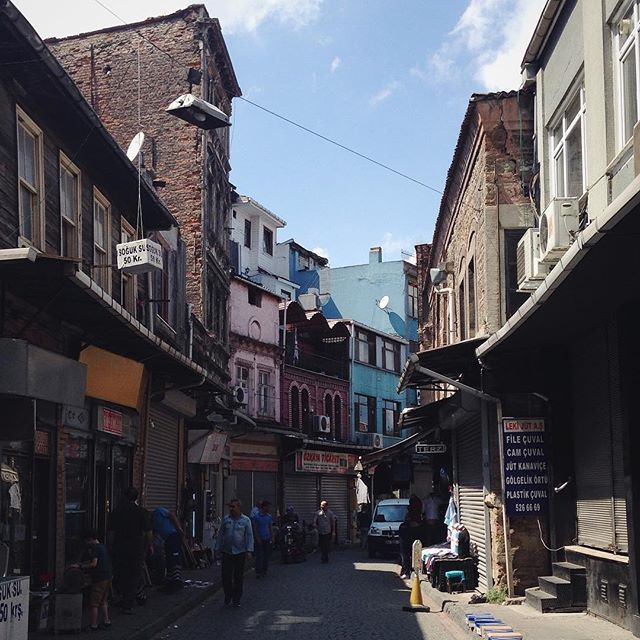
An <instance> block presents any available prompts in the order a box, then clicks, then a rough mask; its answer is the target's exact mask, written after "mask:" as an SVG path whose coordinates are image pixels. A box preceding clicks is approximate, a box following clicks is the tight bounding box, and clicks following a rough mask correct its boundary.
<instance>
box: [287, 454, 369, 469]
mask: <svg viewBox="0 0 640 640" xmlns="http://www.w3.org/2000/svg"><path fill="white" fill-rule="evenodd" d="M357 461H358V458H357V456H355V455H352V454H350V453H333V452H332V451H317V450H314V449H304V451H297V452H296V471H302V472H306V473H339V474H344V473H352V472H353V467H355V465H356V462H357Z"/></svg>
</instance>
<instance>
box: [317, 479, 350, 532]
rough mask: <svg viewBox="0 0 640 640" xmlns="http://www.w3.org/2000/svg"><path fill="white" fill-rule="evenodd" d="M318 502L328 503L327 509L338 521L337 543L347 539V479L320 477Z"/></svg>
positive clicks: (348, 530)
mask: <svg viewBox="0 0 640 640" xmlns="http://www.w3.org/2000/svg"><path fill="white" fill-rule="evenodd" d="M320 500H326V501H327V502H328V503H329V509H330V510H331V511H333V513H334V514H335V516H336V518H337V519H338V524H337V527H338V543H339V544H342V543H344V542H346V541H347V540H348V539H349V532H350V526H349V523H350V518H349V479H348V478H344V477H341V476H321V478H320Z"/></svg>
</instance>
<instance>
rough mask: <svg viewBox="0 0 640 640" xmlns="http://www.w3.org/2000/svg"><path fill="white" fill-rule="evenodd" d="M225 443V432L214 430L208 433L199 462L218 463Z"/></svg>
mask: <svg viewBox="0 0 640 640" xmlns="http://www.w3.org/2000/svg"><path fill="white" fill-rule="evenodd" d="M226 445H227V434H226V433H218V432H215V433H211V434H209V436H208V437H207V440H206V442H205V444H204V450H203V451H202V459H201V461H200V462H201V464H219V463H220V460H222V455H223V453H224V449H225V446H226Z"/></svg>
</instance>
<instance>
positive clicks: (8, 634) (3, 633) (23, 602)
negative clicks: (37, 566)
mask: <svg viewBox="0 0 640 640" xmlns="http://www.w3.org/2000/svg"><path fill="white" fill-rule="evenodd" d="M28 631H29V576H23V577H20V578H0V640H27V634H28Z"/></svg>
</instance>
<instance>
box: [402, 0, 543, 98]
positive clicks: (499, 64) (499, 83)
mask: <svg viewBox="0 0 640 640" xmlns="http://www.w3.org/2000/svg"><path fill="white" fill-rule="evenodd" d="M544 4H545V0H470V1H469V4H468V5H467V8H466V9H465V10H464V12H463V13H462V15H461V16H460V19H459V20H458V22H457V23H456V25H455V27H454V28H453V29H452V30H451V31H450V32H449V34H448V35H447V38H446V39H445V40H444V41H443V42H442V44H441V45H440V47H439V49H438V50H437V51H435V53H432V54H431V55H430V56H429V57H428V58H427V62H426V65H425V66H424V67H420V66H416V67H414V68H413V69H411V74H412V75H413V76H416V77H418V78H421V79H422V80H424V81H427V82H433V81H437V82H446V81H451V80H454V79H456V78H457V77H458V75H459V73H460V71H461V70H462V69H463V68H467V69H468V70H470V72H471V73H472V74H473V76H474V78H475V79H476V80H477V81H478V82H479V83H480V84H481V86H482V89H483V90H487V91H497V90H501V89H504V90H507V89H516V88H518V86H519V85H520V62H521V60H522V57H523V55H524V51H525V48H526V46H527V44H528V42H529V40H530V38H531V36H532V35H533V29H534V27H535V25H536V23H537V21H538V18H539V16H540V13H541V12H542V9H543V7H544Z"/></svg>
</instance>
